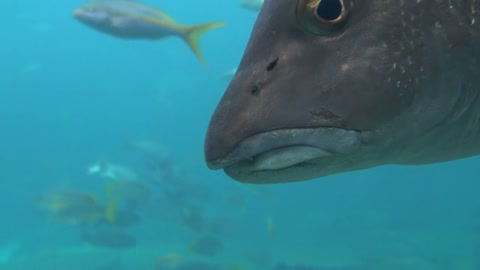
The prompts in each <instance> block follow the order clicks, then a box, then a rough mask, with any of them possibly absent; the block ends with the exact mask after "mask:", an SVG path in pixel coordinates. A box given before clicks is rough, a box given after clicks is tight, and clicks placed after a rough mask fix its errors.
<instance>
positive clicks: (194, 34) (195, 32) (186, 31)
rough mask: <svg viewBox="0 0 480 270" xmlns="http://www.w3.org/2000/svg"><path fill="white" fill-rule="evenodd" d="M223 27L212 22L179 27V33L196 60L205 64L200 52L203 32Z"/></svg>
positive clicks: (220, 23)
mask: <svg viewBox="0 0 480 270" xmlns="http://www.w3.org/2000/svg"><path fill="white" fill-rule="evenodd" d="M224 25H225V23H223V22H214V23H207V24H199V25H192V26H181V27H180V29H179V32H180V33H181V34H182V37H183V39H184V40H185V42H187V44H188V46H189V47H190V49H191V50H192V51H193V53H194V54H195V56H197V58H198V59H199V60H200V62H201V63H202V64H205V59H204V58H203V55H202V52H201V50H200V37H201V36H202V35H203V34H204V33H205V32H207V31H210V30H212V29H215V28H218V27H222V26H224Z"/></svg>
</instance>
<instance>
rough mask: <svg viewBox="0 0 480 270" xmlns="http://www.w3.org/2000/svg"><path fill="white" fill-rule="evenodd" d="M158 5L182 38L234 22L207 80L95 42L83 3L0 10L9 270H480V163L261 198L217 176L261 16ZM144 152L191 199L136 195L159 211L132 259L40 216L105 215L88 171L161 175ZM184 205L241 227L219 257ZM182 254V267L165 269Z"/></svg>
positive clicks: (225, 8) (47, 2)
mask: <svg viewBox="0 0 480 270" xmlns="http://www.w3.org/2000/svg"><path fill="white" fill-rule="evenodd" d="M145 3H147V4H150V5H153V6H156V7H159V8H161V9H162V10H164V11H166V12H167V13H169V14H170V15H171V16H172V17H174V18H175V19H176V20H177V21H178V22H180V23H185V24H195V23H206V22H212V21H225V22H227V23H228V25H227V26H226V27H223V28H219V29H215V30H212V31H211V32H208V33H207V34H205V36H204V37H203V38H202V40H201V47H202V52H203V54H204V56H205V59H206V61H207V66H203V65H201V64H200V63H199V61H197V59H196V58H195V56H194V55H193V54H192V53H191V51H190V50H189V49H188V47H187V46H186V45H185V43H184V42H183V41H182V40H181V39H179V38H175V37H172V38H168V39H165V40H161V41H126V40H121V39H117V38H114V37H111V36H108V35H105V34H102V33H99V32H97V31H95V30H93V29H91V28H88V27H86V26H85V25H83V24H81V23H79V22H78V21H76V20H74V19H73V18H72V16H71V12H72V11H73V10H74V9H75V8H77V7H79V6H81V5H82V4H83V2H81V1H53V0H44V1H32V0H17V1H10V2H6V1H3V2H2V3H1V4H0V7H1V9H2V11H3V12H2V16H1V17H0V22H1V25H2V26H3V27H2V37H1V42H0V59H2V61H0V131H1V133H0V134H1V136H0V138H1V140H0V149H1V151H0V172H1V174H0V192H1V196H0V202H1V205H2V208H1V209H2V216H1V219H0V269H116V270H118V269H153V270H155V269H199V270H200V269H336V270H342V269H344V270H347V269H357V270H360V269H369V270H376V269H422V270H428V269H439V270H450V269H471V270H478V269H480V199H478V192H477V191H478V190H479V188H480V185H479V184H478V183H479V182H478V175H479V174H478V168H479V165H478V164H479V163H480V159H479V158H477V157H474V158H469V159H464V160H459V161H455V162H449V163H442V164H435V165H429V166H417V167H407V166H384V167H379V168H375V169H369V170H365V171H358V172H352V173H344V174H339V175H335V176H330V177H326V178H322V179H321V180H315V181H307V182H301V183H292V184H284V185H269V186H262V187H261V188H259V187H257V186H252V185H245V184H240V183H237V182H235V181H234V180H231V179H230V178H228V177H227V176H226V175H225V174H224V173H223V172H221V171H210V170H208V169H207V167H206V165H205V163H204V160H203V141H204V137H205V133H206V128H207V125H208V122H209V120H210V116H211V114H212V112H213V110H214V109H215V106H216V104H217V102H218V101H219V99H220V97H221V96H222V94H223V91H224V89H225V88H226V86H227V85H228V81H227V80H222V79H220V77H221V75H222V74H223V73H225V72H227V71H228V70H230V69H232V68H234V67H236V66H237V64H238V63H239V61H240V59H241V56H242V53H243V49H244V47H245V45H246V43H247V41H248V37H249V34H250V31H251V29H252V27H253V24H254V21H255V14H254V13H253V12H251V11H248V10H245V9H242V8H241V7H240V5H239V3H238V1H234V0H232V1H218V0H204V1H197V2H191V3H190V2H185V1H153V0H150V1H145ZM138 140H149V141H154V142H155V143H157V144H159V145H162V146H163V147H164V152H165V153H164V154H167V155H168V156H169V158H168V161H169V162H170V163H171V164H170V165H168V166H170V167H169V168H170V169H173V170H175V171H176V172H177V174H178V175H180V178H181V179H183V180H186V182H185V183H183V182H182V183H177V182H175V183H172V184H171V185H182V187H184V188H186V190H187V192H186V194H185V197H184V198H182V199H181V201H175V203H171V202H170V204H166V203H165V200H161V199H158V198H163V196H164V195H165V192H166V189H167V187H166V186H165V185H164V184H155V183H152V182H151V180H145V179H140V180H139V181H144V182H145V183H146V185H147V186H148V189H149V192H150V193H151V194H152V197H153V198H155V199H152V200H148V201H147V202H145V204H146V206H144V207H145V208H142V209H141V210H138V211H139V213H140V215H142V221H141V223H140V224H138V225H137V226H135V227H132V228H128V229H126V230H128V232H129V233H130V234H131V235H133V236H134V237H135V239H136V244H135V245H134V246H132V247H128V248H117V249H114V248H108V247H101V246H98V245H95V244H93V243H91V242H88V241H86V240H85V239H82V238H81V237H80V228H78V226H74V225H71V224H67V223H66V222H63V221H61V220H60V221H59V220H54V219H51V218H48V217H47V216H45V215H44V214H41V213H39V212H40V211H39V209H38V208H39V207H38V205H37V203H36V198H38V197H39V196H42V195H45V194H51V193H52V192H55V191H56V190H58V189H61V188H69V189H70V190H76V191H78V192H86V193H92V194H96V196H98V197H99V198H102V199H103V200H105V185H106V179H104V178H102V177H99V176H94V175H89V174H88V172H87V170H88V168H89V167H90V166H91V165H92V164H94V163H95V162H97V161H98V160H106V161H108V162H111V163H115V164H122V165H123V166H125V167H127V168H129V169H131V170H135V171H142V172H143V174H145V172H146V173H147V174H148V173H149V172H151V171H150V170H149V167H148V166H147V165H146V164H145V162H143V161H142V159H141V157H140V156H141V154H140V155H139V153H138V152H136V153H134V152H133V151H130V150H128V149H126V147H125V145H126V144H128V143H129V142H134V141H138ZM164 180H165V179H164ZM175 181H177V180H175ZM202 192H204V193H206V194H208V195H205V196H203V197H202V196H201V195H198V193H201V194H203V193H202ZM232 194H233V195H232ZM197 195H198V196H200V197H201V198H200V199H198V200H195V198H196V196H197ZM232 197H234V198H237V199H238V200H234V199H231V198H232ZM179 200H180V199H179ZM186 201H187V202H188V203H192V202H191V201H193V204H194V205H195V206H196V207H198V208H200V210H199V212H200V213H201V217H202V219H203V220H204V221H206V222H207V223H208V222H213V220H217V219H220V220H228V222H224V223H222V224H224V226H223V229H224V232H222V233H219V234H218V235H215V236H214V237H215V239H216V240H218V241H219V242H221V243H222V248H221V249H220V250H219V251H218V252H217V253H216V254H215V255H213V256H208V255H205V254H203V255H202V254H199V253H198V252H194V251H192V249H191V248H189V247H191V246H192V243H194V242H195V241H196V240H197V239H199V238H201V237H202V236H204V235H205V234H207V233H205V232H203V231H202V229H200V230H195V229H191V228H189V227H188V226H186V225H185V221H183V220H182V217H183V215H185V209H184V208H183V207H182V204H183V203H185V202H186ZM152 213H155V214H152ZM225 224H226V225H225ZM208 234H211V233H208ZM67 251H68V252H67ZM172 253H175V254H178V255H179V256H181V257H182V259H181V263H179V264H178V265H176V266H175V265H174V264H171V263H170V264H168V263H167V264H165V263H159V260H160V258H162V257H164V256H166V255H168V254H172ZM200 262H202V263H204V264H206V263H208V264H210V265H203V266H202V265H200ZM192 264H195V265H193V266H192ZM295 265H296V266H297V267H296V268H295V267H294V266H295ZM182 267H183V268H182ZM202 267H203V268H202ZM218 267H220V268H218ZM302 267H303V268H302Z"/></svg>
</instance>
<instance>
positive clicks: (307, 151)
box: [253, 146, 332, 171]
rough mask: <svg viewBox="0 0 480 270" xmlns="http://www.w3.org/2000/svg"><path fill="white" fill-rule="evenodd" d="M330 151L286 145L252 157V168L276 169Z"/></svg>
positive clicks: (328, 154) (258, 169)
mask: <svg viewBox="0 0 480 270" xmlns="http://www.w3.org/2000/svg"><path fill="white" fill-rule="evenodd" d="M330 155H332V154H331V153H329V152H327V151H324V150H321V149H319V148H316V147H311V146H288V147H282V148H278V149H275V150H271V151H268V152H265V153H262V154H260V155H258V156H255V157H254V158H253V170H255V171H262V170H278V169H283V168H287V167H290V166H293V165H295V164H299V163H302V162H305V161H307V160H311V159H315V158H320V157H325V156H330Z"/></svg>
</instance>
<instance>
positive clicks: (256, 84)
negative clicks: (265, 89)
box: [250, 83, 261, 96]
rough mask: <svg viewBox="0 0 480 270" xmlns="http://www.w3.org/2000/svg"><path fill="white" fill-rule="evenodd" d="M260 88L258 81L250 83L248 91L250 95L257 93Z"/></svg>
mask: <svg viewBox="0 0 480 270" xmlns="http://www.w3.org/2000/svg"><path fill="white" fill-rule="evenodd" d="M260 89H261V86H260V84H259V83H254V84H253V85H252V88H251V89H250V93H252V95H255V96H256V95H258V93H259V92H260Z"/></svg>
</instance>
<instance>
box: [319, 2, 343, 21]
mask: <svg viewBox="0 0 480 270" xmlns="http://www.w3.org/2000/svg"><path fill="white" fill-rule="evenodd" d="M341 14H342V3H341V1H340V0H322V1H320V4H319V5H318V7H317V15H318V16H319V17H320V18H322V19H324V20H326V21H333V20H335V19H337V18H338V17H340V15H341Z"/></svg>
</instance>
